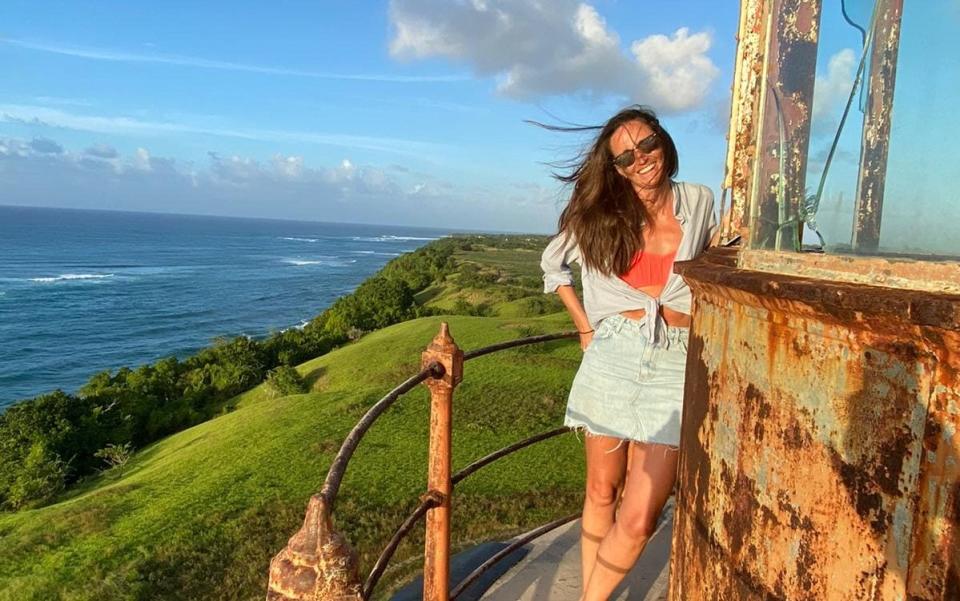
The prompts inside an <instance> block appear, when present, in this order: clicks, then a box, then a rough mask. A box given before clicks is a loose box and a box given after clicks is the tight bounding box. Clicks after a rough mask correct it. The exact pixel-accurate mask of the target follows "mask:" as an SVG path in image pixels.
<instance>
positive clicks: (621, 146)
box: [610, 119, 664, 193]
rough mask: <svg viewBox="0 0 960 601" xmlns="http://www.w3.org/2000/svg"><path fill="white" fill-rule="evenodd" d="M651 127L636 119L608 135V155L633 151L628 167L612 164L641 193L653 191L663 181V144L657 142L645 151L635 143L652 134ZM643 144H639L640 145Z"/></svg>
mask: <svg viewBox="0 0 960 601" xmlns="http://www.w3.org/2000/svg"><path fill="white" fill-rule="evenodd" d="M653 133H654V131H653V128H651V127H650V125H648V124H647V123H646V122H644V121H642V120H640V119H637V120H635V121H628V122H626V123H624V124H623V125H621V126H620V127H618V128H617V130H616V131H615V132H613V135H612V136H611V137H610V155H611V156H613V157H618V156H620V155H621V154H623V153H625V152H633V155H634V161H633V164H632V165H630V166H628V167H619V166H614V168H615V169H616V170H617V173H619V174H620V175H622V176H623V177H625V178H627V180H629V181H630V183H631V184H632V185H633V187H634V189H635V190H636V191H637V192H638V193H641V192H643V191H653V190H656V189H657V188H659V187H660V184H661V183H662V182H663V179H664V178H663V169H664V167H663V146H662V145H661V144H658V145H657V147H656V148H655V149H653V150H652V151H650V152H648V153H645V152H642V150H640V149H637V144H640V142H641V141H643V140H646V139H647V138H648V136H650V135H651V134H653ZM642 146H643V144H641V147H642Z"/></svg>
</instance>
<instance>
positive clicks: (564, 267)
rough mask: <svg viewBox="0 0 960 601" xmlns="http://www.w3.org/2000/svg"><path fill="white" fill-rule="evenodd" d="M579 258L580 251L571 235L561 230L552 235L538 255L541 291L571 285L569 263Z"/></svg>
mask: <svg viewBox="0 0 960 601" xmlns="http://www.w3.org/2000/svg"><path fill="white" fill-rule="evenodd" d="M579 260H580V252H579V249H578V248H577V243H576V241H575V240H574V239H573V236H572V235H569V234H565V233H563V232H561V233H559V234H557V235H556V236H554V238H553V239H552V240H550V243H549V244H547V247H546V248H545V249H544V250H543V255H542V256H541V257H540V269H542V270H543V291H544V292H545V293H547V294H549V293H551V292H556V291H557V288H559V287H560V286H573V271H572V270H571V269H570V263H572V262H574V261H579Z"/></svg>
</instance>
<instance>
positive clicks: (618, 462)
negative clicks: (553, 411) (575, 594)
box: [580, 434, 630, 588]
mask: <svg viewBox="0 0 960 601" xmlns="http://www.w3.org/2000/svg"><path fill="white" fill-rule="evenodd" d="M629 446H630V445H629V443H627V442H625V441H623V440H620V439H619V438H613V437H610V436H594V435H592V434H588V435H587V436H586V437H585V442H584V449H585V451H586V455H587V490H586V494H585V495H584V501H583V519H582V520H581V532H580V568H581V575H582V577H583V581H582V582H583V586H584V588H586V586H587V582H589V581H590V574H591V572H593V566H594V564H595V563H596V561H597V549H598V548H599V547H600V541H602V540H603V539H604V537H606V536H607V533H608V532H609V531H610V527H611V526H612V525H613V516H614V513H615V512H616V509H617V500H618V498H619V496H620V490H621V489H622V488H623V482H624V475H625V474H624V473H625V471H626V467H627V452H628V451H627V449H628V448H629Z"/></svg>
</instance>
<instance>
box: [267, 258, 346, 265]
mask: <svg viewBox="0 0 960 601" xmlns="http://www.w3.org/2000/svg"><path fill="white" fill-rule="evenodd" d="M283 262H284V263H286V264H287V265H295V266H297V267H303V266H305V265H325V266H327V267H343V266H344V265H347V264H350V263H356V262H357V260H356V259H334V258H329V259H284V260H283Z"/></svg>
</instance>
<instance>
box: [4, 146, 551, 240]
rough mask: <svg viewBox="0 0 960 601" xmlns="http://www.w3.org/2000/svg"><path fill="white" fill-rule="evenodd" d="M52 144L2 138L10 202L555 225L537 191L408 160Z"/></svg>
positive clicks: (509, 226)
mask: <svg viewBox="0 0 960 601" xmlns="http://www.w3.org/2000/svg"><path fill="white" fill-rule="evenodd" d="M48 142H49V144H50V146H49V147H50V148H52V147H53V146H52V145H56V146H57V147H60V148H61V149H62V152H60V153H50V152H43V151H42V150H43V149H39V150H38V149H37V148H35V145H34V144H32V142H31V141H29V140H21V139H14V138H0V175H2V179H3V181H4V195H3V200H4V202H5V203H7V204H12V205H37V206H60V207H72V208H100V209H104V208H106V209H123V210H131V211H158V210H159V211H164V212H173V213H201V214H213V215H237V216H251V217H278V218H288V219H308V220H319V221H334V222H355V223H393V224H398V225H402V224H407V225H437V226H440V225H442V226H451V227H461V228H463V227H466V228H489V229H501V230H514V231H516V230H527V231H538V230H548V229H550V228H551V227H552V221H553V217H552V216H549V215H546V214H545V211H544V209H545V208H547V207H544V205H543V204H541V203H540V201H541V200H542V199H543V198H544V197H545V194H546V191H545V189H543V188H539V187H536V188H533V189H520V188H517V189H510V188H509V184H507V183H505V184H504V185H503V186H502V187H501V188H499V189H493V188H491V189H478V188H469V187H464V186H461V185H459V184H456V185H455V184H453V183H451V182H449V181H445V180H441V179H438V178H436V177H431V176H429V175H426V174H422V173H416V172H414V171H412V170H410V169H408V168H406V167H403V166H398V165H385V166H383V167H380V166H376V165H365V164H363V165H361V164H357V163H355V162H353V161H352V160H350V159H346V158H345V159H343V160H342V161H341V162H340V163H337V164H333V165H330V166H312V167H311V166H309V165H307V164H306V161H305V160H304V159H303V157H301V156H296V155H284V154H276V155H274V156H273V157H272V158H271V159H270V160H267V161H258V160H257V159H255V158H252V157H246V156H241V155H230V156H225V155H220V154H217V153H209V155H208V159H207V161H206V163H205V164H203V165H194V164H191V163H185V162H178V161H175V160H173V159H171V158H167V157H159V156H155V155H154V154H153V153H152V152H150V150H149V149H148V148H144V147H140V148H138V149H137V150H136V151H134V152H133V153H131V154H126V155H124V154H121V153H119V152H116V150H115V149H112V148H109V147H107V148H101V149H99V150H98V151H97V153H94V154H91V153H90V152H89V151H90V148H87V149H85V150H80V151H76V152H75V151H71V150H69V149H63V148H62V147H61V146H60V144H59V143H58V142H56V141H53V140H48ZM111 151H112V152H111ZM114 153H115V156H113V157H112V158H105V157H101V156H97V154H100V155H111V154H114ZM531 199H532V200H533V201H534V203H532V204H531V203H530V201H531Z"/></svg>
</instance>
